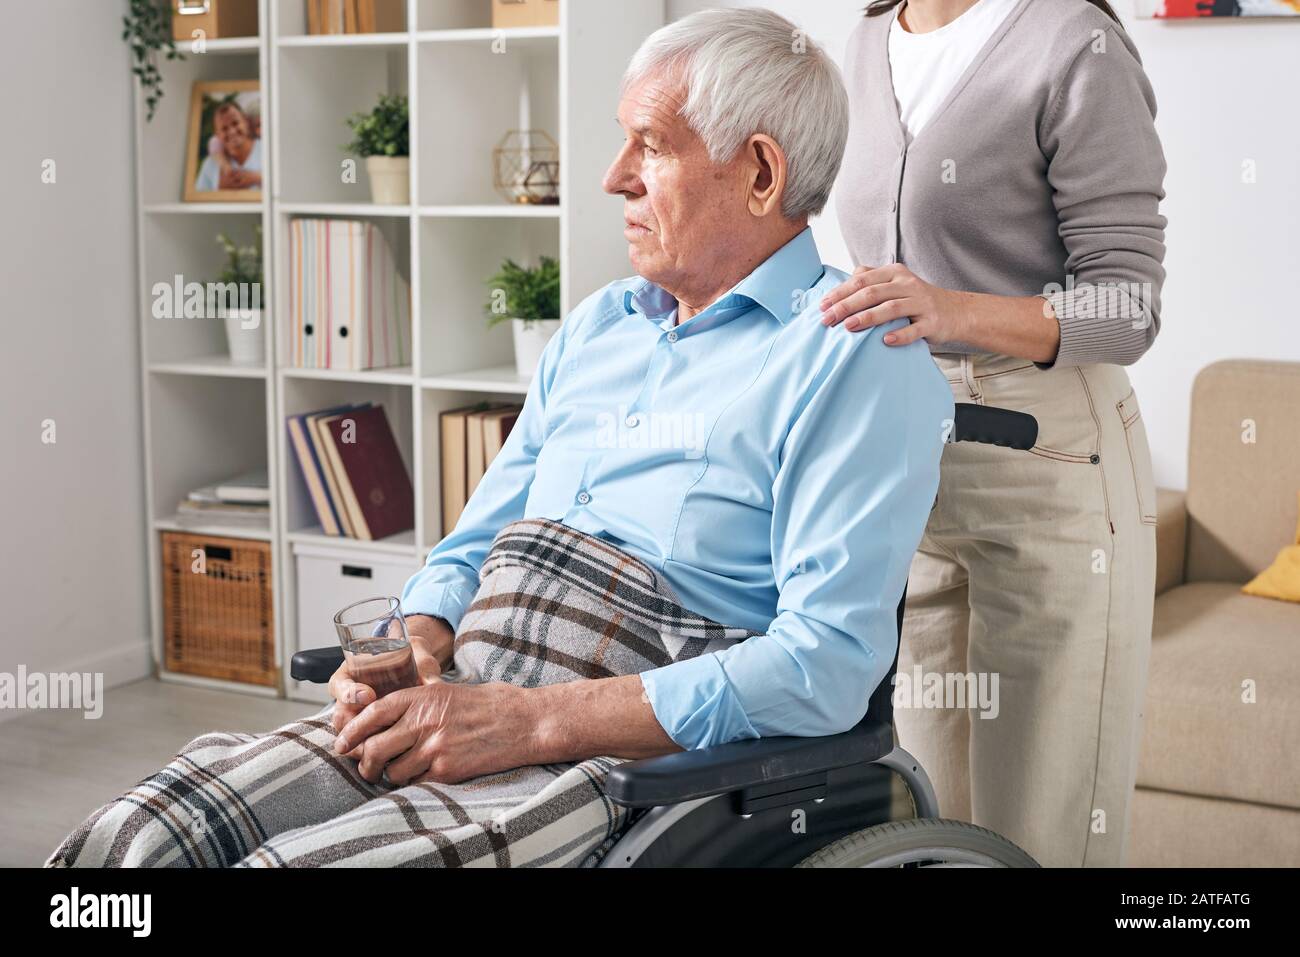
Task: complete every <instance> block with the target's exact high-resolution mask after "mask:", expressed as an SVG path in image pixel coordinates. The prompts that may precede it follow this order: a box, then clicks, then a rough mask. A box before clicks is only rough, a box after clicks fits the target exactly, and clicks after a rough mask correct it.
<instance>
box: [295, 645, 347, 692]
mask: <svg viewBox="0 0 1300 957" xmlns="http://www.w3.org/2000/svg"><path fill="white" fill-rule="evenodd" d="M342 664H343V649H342V648H340V647H339V646H338V645H335V646H334V647H332V648H312V649H310V650H309V651H300V652H298V653H297V654H296V655H294V656H293V660H292V661H291V662H290V663H289V677H290V678H292V679H293V680H294V681H310V682H311V683H312V684H318V685H323V684H325V682H327V681H329V680H330V677H331V676H332V675H333V674H334V672H336V671H338V670H339V666H340V665H342Z"/></svg>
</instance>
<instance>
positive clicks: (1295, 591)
mask: <svg viewBox="0 0 1300 957" xmlns="http://www.w3.org/2000/svg"><path fill="white" fill-rule="evenodd" d="M1296 498H1297V500H1300V494H1297V495H1296ZM1241 590H1242V592H1244V593H1245V594H1247V595H1257V596H1258V597H1260V598H1277V599H1280V600H1282V601H1295V602H1300V525H1297V526H1296V530H1295V544H1294V545H1288V546H1287V547H1286V548H1284V549H1282V550H1281V551H1280V552H1278V553H1277V558H1275V559H1273V564H1272V565H1269V566H1268V568H1265V569H1264V570H1263V571H1262V572H1260V573H1259V574H1258V575H1256V576H1255V577H1254V578H1253V579H1251V580H1250V581H1248V582H1247V583H1246V584H1244V585H1242V586H1241Z"/></svg>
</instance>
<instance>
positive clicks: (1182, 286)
mask: <svg viewBox="0 0 1300 957" xmlns="http://www.w3.org/2000/svg"><path fill="white" fill-rule="evenodd" d="M865 5H866V0H818V2H817V3H809V2H807V0H767V2H764V3H745V2H742V0H668V15H669V17H670V18H673V19H675V18H677V17H681V16H685V15H686V14H688V13H692V12H694V11H696V10H701V9H705V8H708V7H719V6H729V7H743V6H766V7H769V8H771V9H773V10H776V11H777V12H779V13H781V14H782V15H784V16H786V17H789V18H790V19H791V20H793V21H795V22H796V23H797V24H799V25H800V26H802V27H803V28H804V29H805V30H807V31H808V34H809V35H810V36H811V37H813V38H814V39H816V40H817V41H818V42H820V43H822V44H823V45H824V46H825V47H826V49H828V50H829V51H830V52H831V53H832V54H833V55H834V56H835V57H836V58H837V59H840V58H841V57H842V56H843V51H844V45H845V41H846V40H847V38H848V34H849V31H850V30H851V29H852V27H853V25H854V24H855V23H856V22H857V18H858V17H859V16H861V11H862V8H863V7H864V6H865ZM1112 6H1114V7H1115V8H1116V10H1118V11H1119V13H1120V15H1121V17H1122V18H1123V20H1124V22H1125V25H1126V26H1127V28H1128V30H1129V32H1130V34H1131V35H1132V36H1133V38H1134V41H1135V42H1136V43H1137V46H1138V49H1139V51H1140V52H1141V54H1142V58H1143V62H1144V63H1145V65H1146V69H1147V73H1148V75H1149V76H1150V78H1151V84H1152V86H1153V87H1154V88H1155V92H1156V98H1157V101H1158V105H1159V112H1158V116H1157V121H1156V125H1157V127H1158V129H1159V132H1160V135H1161V138H1162V139H1163V141H1164V149H1165V156H1166V158H1167V160H1168V162H1169V174H1168V176H1167V178H1166V180H1165V191H1166V193H1167V199H1166V200H1165V203H1164V205H1163V207H1162V211H1163V212H1164V214H1165V216H1167V217H1168V219H1169V227H1168V230H1167V233H1166V242H1167V245H1168V249H1169V252H1168V256H1167V258H1166V260H1165V267H1166V269H1167V270H1168V278H1167V280H1166V283H1165V289H1164V308H1163V311H1162V317H1163V324H1162V327H1161V332H1160V336H1159V338H1158V339H1157V340H1156V343H1155V346H1154V347H1153V348H1152V350H1151V352H1149V353H1148V354H1147V355H1146V356H1144V357H1143V359H1142V360H1141V361H1140V362H1139V363H1137V365H1135V366H1133V367H1132V368H1131V369H1130V375H1131V376H1132V378H1133V381H1134V383H1135V385H1136V386H1137V389H1138V395H1139V397H1140V399H1141V402H1142V406H1143V414H1144V416H1145V418H1146V423H1147V431H1148V434H1149V436H1150V441H1151V452H1152V456H1153V458H1154V460H1155V469H1156V481H1157V482H1158V483H1159V484H1161V485H1165V486H1169V487H1173V488H1182V487H1185V485H1186V473H1187V422H1188V407H1189V402H1188V398H1189V394H1190V389H1191V384H1192V379H1193V377H1194V376H1195V374H1196V372H1197V370H1199V369H1201V368H1202V367H1204V366H1206V365H1208V364H1209V363H1211V362H1213V361H1215V360H1217V359H1224V358H1230V357H1253V358H1270V359H1286V360H1292V361H1300V305H1297V298H1296V295H1295V292H1294V290H1293V288H1292V287H1293V286H1294V284H1295V283H1296V281H1297V279H1300V269H1297V262H1298V261H1300V252H1298V251H1297V250H1298V248H1300V247H1298V244H1297V223H1298V222H1300V173H1298V172H1297V166H1296V163H1297V157H1300V120H1298V119H1297V117H1298V116H1300V108H1298V107H1297V105H1296V100H1295V90H1296V84H1295V67H1296V63H1297V62H1298V61H1300V18H1298V19H1297V20H1295V21H1283V20H1268V21H1259V22H1254V23H1252V22H1248V21H1245V20H1235V21H1231V22H1206V21H1200V22H1194V23H1168V22H1158V21H1152V20H1139V19H1136V18H1134V16H1133V15H1132V12H1133V0H1114V2H1112ZM1116 145H1117V148H1118V147H1119V146H1122V144H1116ZM1246 160H1254V161H1255V167H1256V170H1257V182H1255V183H1250V184H1248V183H1244V182H1242V164H1243V162H1244V161H1246ZM830 210H831V211H832V215H831V216H829V217H824V218H823V219H822V220H821V221H820V222H818V223H815V224H814V231H815V232H816V235H817V242H818V245H819V246H820V247H821V250H822V256H823V258H824V259H826V260H827V261H828V262H832V263H834V264H836V265H841V266H843V265H847V264H848V263H849V256H848V253H847V250H846V249H845V246H844V242H843V239H842V238H841V237H840V235H839V229H838V227H837V225H836V223H835V221H834V215H833V210H834V204H833V203H832V205H831V207H830ZM1298 414H1300V410H1298Z"/></svg>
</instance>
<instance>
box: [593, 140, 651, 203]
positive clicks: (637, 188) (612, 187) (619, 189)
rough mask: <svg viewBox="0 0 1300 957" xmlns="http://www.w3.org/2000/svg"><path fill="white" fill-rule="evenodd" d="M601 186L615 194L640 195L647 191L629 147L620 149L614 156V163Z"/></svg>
mask: <svg viewBox="0 0 1300 957" xmlns="http://www.w3.org/2000/svg"><path fill="white" fill-rule="evenodd" d="M601 186H602V188H603V189H604V190H605V192H607V193H610V194H612V195H615V196H627V195H632V196H640V195H642V194H643V193H644V192H645V189H644V187H643V186H642V183H641V178H640V177H639V176H638V175H637V173H636V169H635V168H634V167H633V165H632V162H631V154H630V151H629V150H628V148H627V147H624V148H623V149H622V150H620V151H619V154H618V156H616V157H615V158H614V162H613V164H611V165H610V167H609V169H608V170H607V171H606V172H605V181H604V182H603V183H602V184H601Z"/></svg>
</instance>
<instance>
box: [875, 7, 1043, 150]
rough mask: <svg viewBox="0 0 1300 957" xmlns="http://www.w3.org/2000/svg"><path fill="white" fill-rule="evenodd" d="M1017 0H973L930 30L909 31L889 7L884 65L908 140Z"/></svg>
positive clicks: (928, 120) (896, 10)
mask: <svg viewBox="0 0 1300 957" xmlns="http://www.w3.org/2000/svg"><path fill="white" fill-rule="evenodd" d="M1019 2H1020V0H977V2H976V4H975V5H974V6H973V7H971V8H970V9H969V10H967V11H966V12H965V13H963V14H962V15H961V16H959V17H958V18H957V19H956V20H954V21H952V22H951V23H949V24H946V25H944V26H942V27H940V28H939V29H938V30H931V31H930V32H929V33H908V32H907V31H906V30H904V29H903V25H902V24H901V23H899V22H898V14H899V12H900V11H901V10H902V9H903V6H904V4H900V5H899V6H898V7H896V8H895V9H894V22H893V23H892V24H891V25H890V28H889V70H890V73H892V74H893V78H894V99H895V100H896V101H897V102H898V116H899V119H901V120H902V122H903V130H904V132H905V133H906V135H907V142H908V143H911V142H912V140H913V139H915V138H916V135H917V134H918V133H920V132H921V130H922V128H923V127H924V126H925V124H926V123H928V122H930V120H931V119H932V118H933V117H934V114H935V111H936V110H938V109H939V107H940V106H942V105H943V102H944V100H946V99H947V98H948V94H949V93H951V92H952V88H953V86H954V85H955V84H956V83H957V81H958V80H959V79H961V76H962V74H963V73H965V72H966V68H967V67H968V66H970V65H971V61H972V60H974V59H975V56H976V55H977V54H978V53H979V52H980V50H982V49H983V48H984V44H986V43H987V42H988V41H989V37H991V36H993V32H994V31H995V30H997V28H998V26H999V25H1000V24H1001V23H1002V21H1003V20H1005V19H1006V16H1007V14H1008V13H1010V12H1011V10H1012V8H1013V7H1015V5H1016V4H1017V3H1019Z"/></svg>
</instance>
